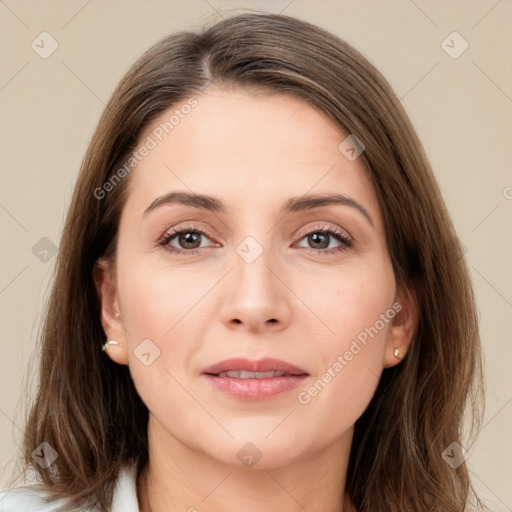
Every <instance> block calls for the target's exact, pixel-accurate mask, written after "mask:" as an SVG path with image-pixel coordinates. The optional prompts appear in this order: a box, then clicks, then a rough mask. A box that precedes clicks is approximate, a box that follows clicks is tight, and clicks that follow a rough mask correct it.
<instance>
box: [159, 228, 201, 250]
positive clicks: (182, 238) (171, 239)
mask: <svg viewBox="0 0 512 512" xmlns="http://www.w3.org/2000/svg"><path fill="white" fill-rule="evenodd" d="M201 237H205V238H209V235H208V233H205V232H204V231H202V230H201V229H198V228H196V227H186V226H182V227H181V228H180V229H171V230H170V231H168V232H167V233H165V235H164V236H163V237H162V238H161V240H160V241H159V242H158V245H161V246H164V247H165V248H166V249H167V250H169V251H170V252H172V253H175V254H195V253H197V252H198V249H201V248H203V247H204V245H202V240H201ZM173 243H175V244H178V247H176V246H175V245H173Z"/></svg>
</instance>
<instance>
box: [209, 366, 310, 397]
mask: <svg viewBox="0 0 512 512" xmlns="http://www.w3.org/2000/svg"><path fill="white" fill-rule="evenodd" d="M229 371H235V372H236V371H246V372H271V371H274V372H279V373H283V372H284V374H283V375H276V376H273V377H264V378H240V377H233V376H219V374H220V373H224V372H229ZM203 375H204V376H205V378H206V379H208V382H209V383H210V384H211V385H212V386H213V387H214V388H215V389H217V390H219V391H222V392H224V393H227V394H228V395H230V396H232V397H234V398H238V399H242V400H262V399H265V398H270V397H272V396H275V395H277V394H279V393H283V392H285V391H289V390H291V389H293V388H295V387H297V386H299V385H300V384H301V383H302V382H303V381H304V380H305V379H306V378H307V377H308V375H309V374H308V373H307V372H306V371H305V370H303V369H302V368H299V367H297V366H295V365H292V364H290V363H287V362H285V361H281V360H279V359H272V358H264V359H260V360H259V361H255V360H250V359H244V358H231V359H226V360H224V361H220V362H219V363H216V364H214V365H212V366H209V367H208V368H205V369H204V370H203Z"/></svg>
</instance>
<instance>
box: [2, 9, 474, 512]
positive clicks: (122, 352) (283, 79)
mask: <svg viewBox="0 0 512 512" xmlns="http://www.w3.org/2000/svg"><path fill="white" fill-rule="evenodd" d="M479 351H480V347H479V334H478V325H477V318H476V312H475V303H474V297H473V291H472V288H471V284H470V279H469V273H468V270H467V267H466V264H465V261H464V259H463V258H462V253H461V249H460V245H459V242H458V239H457V237H456V233H455V230H454V227H453V224H452V222H451V220H450V218H449V215H448V213H447V209H446V207H445V205H444V202H443V200H442V198H441V195H440V192H439V189H438V186H437V184H436V182H435V179H434V176H433V173H432V171H431V169H430V166H429V163H428V160H427V157H426V156H425V154H424V151H423V149H422V146H421V144H420V142H419V140H418V137H417V135H416V134H415V132H414V129H413V127H412V125H411V123H410V121H409V119H408V117H407V115H406V113H405V111H404V110H403V108H402V106H401V105H400V103H399V101H398V99H397V97H396V96H395V94H394V93H393V91H392V90H391V88H390V86H389V85H388V83H387V82H386V81H385V80H384V78H383V77H382V76H381V75H380V73H379V72H378V71H377V70H376V69H375V68H374V67H373V66H372V65H371V64H370V63H369V62H368V61H367V60H366V59H365V58H364V57H363V56H362V55H361V54H359V53H358V52H357V51H356V50H354V49H353V48H352V47H350V46H349V45H348V44H347V43H345V42H343V41H341V40H340V39H338V38H337V37H335V36H333V35H331V34H329V33H328V32H326V31H324V30H322V29H320V28H318V27H316V26H313V25H311V24H308V23H306V22H304V21H299V20H297V19H294V18H291V17H287V16H280V15H259V14H244V15H238V16H234V17H231V18H229V19H226V20H224V21H222V22H220V23H218V24H216V25H214V26H212V27H210V28H207V29H205V30H204V31H202V32H201V33H198V34H196V33H190V32H182V33H178V34H173V35H171V36H169V37H166V38H165V39H163V40H162V41H160V42H159V43H158V44H156V45H155V46H154V47H153V48H151V49H150V50H148V51H147V52H146V53H145V54H144V55H143V56H142V57H141V58H140V59H139V60H138V61H137V62H136V63H135V64H134V65H133V67H132V68H131V69H130V70H129V71H128V73H127V74H126V76H125V77H124V78H123V79H122V80H121V82H120V83H119V85H118V87H117V88H116V90H115V91H114V93H113V95H112V98H111V99H110V101H109V103H108V105H107V107H106V109H105V112H104V113H103V116H102V118H101V120H100V122H99V125H98V127H97V130H96V132H95V134H94V137H93V139H92V141H91V144H90V147H89V149H88V151H87V154H86V156H85V159H84V161H83V164H82V169H81V172H80V175H79V178H78V181H77V184H76V188H75V192H74V196H73V200H72V204H71V207H70V210H69V213H68V217H67V222H66V225H65V229H64V233H63V237H62V241H61V244H60V252H59V256H58V267H57V274H56V277H55V282H54V286H53V292H52V295H51V299H50V303H49V309H48V312H47V317H46V322H45V328H44V332H43V336H42V353H41V369H40V385H39V393H38V396H37V397H36V400H35V402H34V404H33V407H32V410H31V414H30V417H29V419H28V424H27V427H26V437H25V446H24V454H25V459H24V460H25V463H26V468H29V467H31V468H33V469H35V470H36V471H37V473H38V474H39V475H40V477H41V480H42V484H41V486H40V487H36V486H34V487H31V488H16V489H13V490H11V491H9V492H6V493H4V494H3V495H2V496H1V498H0V510H1V511H10V510H19V509H20V507H21V508H22V509H23V510H27V511H28V510H56V509H57V507H60V508H59V510H113V511H114V512H116V511H121V510H122V511H129V512H132V511H137V510H139V511H141V512H161V511H175V510H188V511H194V510H198V511H202V510H209V511H216V510H223V511H229V510H235V509H236V510H240V509H243V510H246V511H252V510H261V509H264V510H266V511H283V510H287V511H295V510H308V511H323V512H325V511H340V510H342V511H344V512H349V511H357V512H377V511H406V510H407V511H412V510H414V511H434V512H441V511H442V512H452V511H453V512H455V511H461V510H466V509H467V508H468V507H469V506H470V504H472V503H473V502H474V501H475V500H476V498H475V497H474V494H473V493H472V487H471V484H470V481H469V477H468V472H467V468H466V466H465V464H464V449H463V448H462V445H463V444H464V441H463V440H461V438H460V432H461V425H462V418H463V413H464V410H465V409H464V407H465V404H466V403H467V402H468V399H469V403H470V405H471V404H472V405H474V406H475V405H478V403H479V402H478V400H479V399H481V374H480V364H481V363H480V352H479ZM470 412H471V411H470ZM478 418H479V416H478V407H476V408H475V409H474V415H473V416H470V419H473V420H474V425H475V426H477V425H478ZM56 500H58V501H56ZM476 501H477V500H476ZM21 504H22V506H21Z"/></svg>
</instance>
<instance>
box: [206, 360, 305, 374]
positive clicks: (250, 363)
mask: <svg viewBox="0 0 512 512" xmlns="http://www.w3.org/2000/svg"><path fill="white" fill-rule="evenodd" d="M239 370H246V371H248V372H270V371H277V372H285V373H288V374H290V375H308V373H307V372H306V371H305V370H303V369H302V368H299V367H298V366H295V365H293V364H291V363H287V362H286V361H281V360H280V359H273V358H271V357H265V358H263V359H259V360H254V359H245V358H243V357H233V358H231V359H225V360H224V361H220V362H218V363H215V364H213V365H211V366H208V368H205V369H204V370H203V373H209V374H213V375H217V374H219V373H222V372H229V371H239Z"/></svg>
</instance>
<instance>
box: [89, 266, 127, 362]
mask: <svg viewBox="0 0 512 512" xmlns="http://www.w3.org/2000/svg"><path fill="white" fill-rule="evenodd" d="M112 274H113V273H112V268H111V266H110V265H109V262H108V261H107V260H106V258H100V259H98V260H97V261H96V263H95V264H94V267H93V280H94V286H95V289H96V293H97V296H98V302H99V305H100V320H101V325H102V326H103V331H104V332H105V337H106V339H105V342H106V344H104V345H103V350H104V351H105V352H106V353H107V354H108V356H109V357H110V359H112V360H113V361H114V362H116V363H118V364H128V357H127V348H126V340H125V336H124V328H123V324H122V321H123V320H122V318H121V316H120V314H119V312H118V309H119V303H118V300H117V290H116V285H115V282H114V279H113V277H112ZM107 340H109V341H107ZM112 341H114V343H111V342H112Z"/></svg>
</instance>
